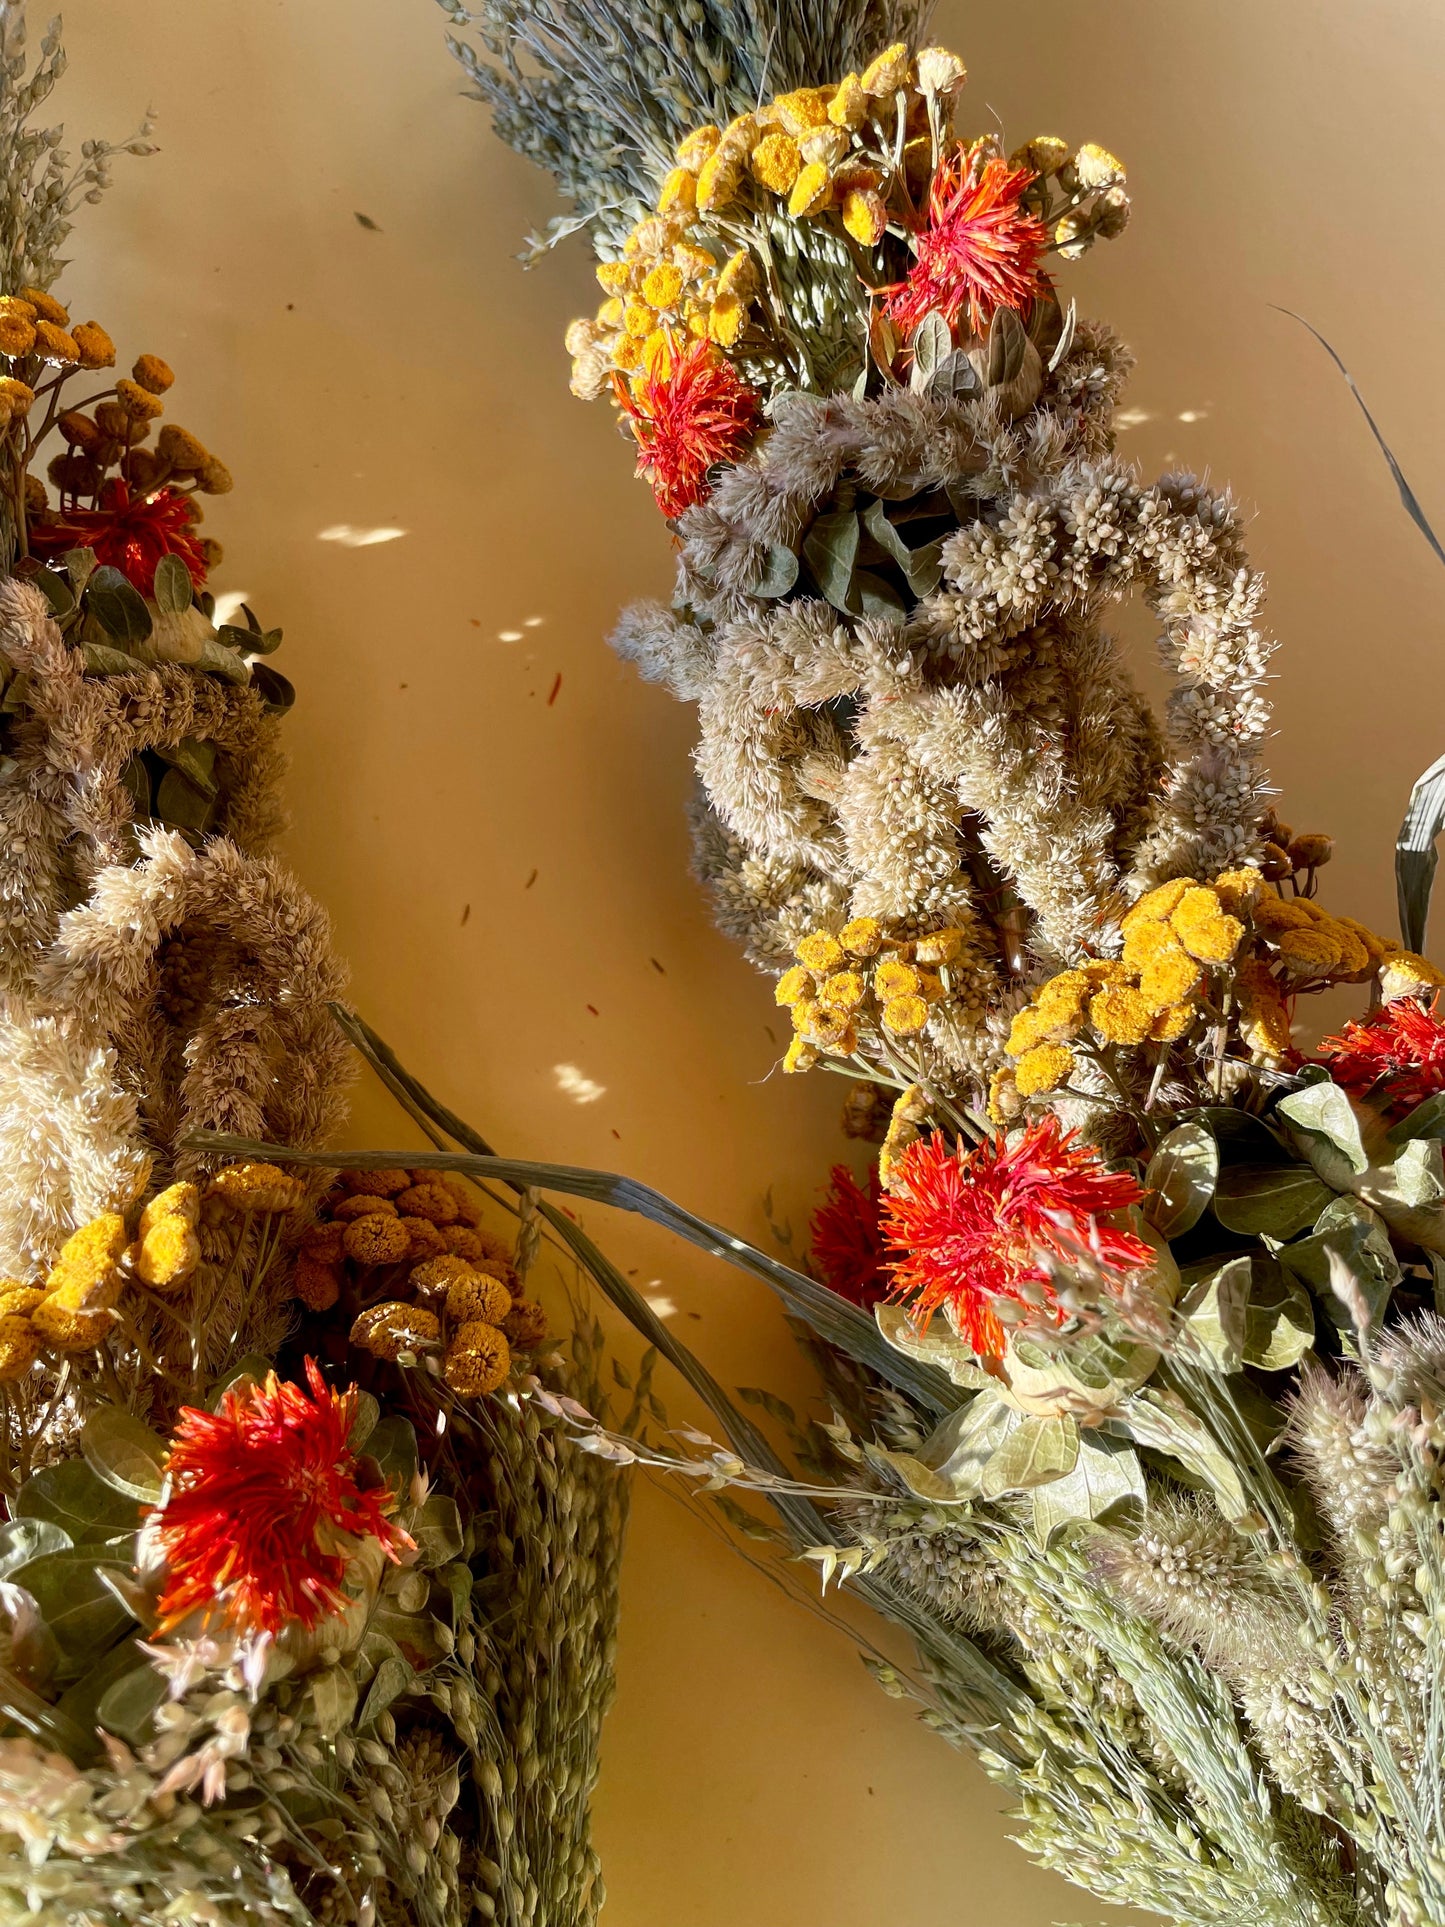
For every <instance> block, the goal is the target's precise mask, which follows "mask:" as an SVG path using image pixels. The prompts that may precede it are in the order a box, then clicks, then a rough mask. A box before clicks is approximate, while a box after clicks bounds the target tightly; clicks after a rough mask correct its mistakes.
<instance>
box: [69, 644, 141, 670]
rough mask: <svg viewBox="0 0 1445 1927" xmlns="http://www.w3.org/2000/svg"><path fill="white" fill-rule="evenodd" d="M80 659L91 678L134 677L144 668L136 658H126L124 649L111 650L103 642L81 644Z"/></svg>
mask: <svg viewBox="0 0 1445 1927" xmlns="http://www.w3.org/2000/svg"><path fill="white" fill-rule="evenodd" d="M80 658H81V661H82V663H83V664H84V666H85V668H86V669H87V671H88V672H89V673H90V674H91V675H93V676H134V675H135V674H136V673H137V672H138V671H139V670H141V669H144V667H145V664H144V663H143V662H141V661H139V659H138V658H137V657H135V656H128V655H127V654H126V652H125V650H124V649H112V648H111V647H110V645H109V644H108V643H104V642H85V643H82V644H81V647H80Z"/></svg>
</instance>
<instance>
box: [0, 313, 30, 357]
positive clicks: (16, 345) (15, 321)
mask: <svg viewBox="0 0 1445 1927" xmlns="http://www.w3.org/2000/svg"><path fill="white" fill-rule="evenodd" d="M34 346H35V323H34V322H33V321H27V320H26V318H25V316H24V315H19V314H6V313H5V312H4V311H3V310H0V355H5V356H7V357H8V358H9V359H10V360H11V361H18V360H19V359H20V357H21V356H22V355H28V354H29V353H30V351H31V349H32V348H33V347H34Z"/></svg>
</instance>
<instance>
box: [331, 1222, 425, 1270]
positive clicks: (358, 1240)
mask: <svg viewBox="0 0 1445 1927" xmlns="http://www.w3.org/2000/svg"><path fill="white" fill-rule="evenodd" d="M341 1248H342V1250H343V1251H344V1252H345V1253H346V1255H347V1257H348V1258H351V1259H354V1260H355V1262H356V1263H357V1264H359V1265H394V1264H396V1263H398V1262H399V1261H400V1260H401V1259H402V1258H405V1257H406V1255H407V1253H408V1252H409V1251H410V1250H411V1236H410V1234H409V1233H408V1231H407V1228H406V1226H405V1225H404V1224H403V1223H402V1222H401V1220H400V1218H395V1217H391V1216H390V1215H388V1214H386V1213H383V1212H380V1211H369V1212H367V1214H366V1216H365V1217H364V1218H353V1219H352V1221H351V1223H350V1224H349V1225H347V1227H346V1230H345V1232H344V1234H343V1235H342V1239H341Z"/></svg>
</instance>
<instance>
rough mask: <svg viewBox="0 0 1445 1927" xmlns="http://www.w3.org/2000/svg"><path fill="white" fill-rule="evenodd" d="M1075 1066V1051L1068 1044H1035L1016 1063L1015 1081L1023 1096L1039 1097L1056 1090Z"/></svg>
mask: <svg viewBox="0 0 1445 1927" xmlns="http://www.w3.org/2000/svg"><path fill="white" fill-rule="evenodd" d="M1073 1067H1074V1053H1073V1052H1072V1051H1071V1050H1070V1049H1069V1047H1068V1045H1067V1044H1035V1045H1034V1047H1033V1049H1032V1050H1026V1051H1025V1052H1024V1054H1023V1055H1022V1057H1020V1059H1019V1061H1018V1062H1017V1064H1015V1065H1014V1083H1015V1086H1016V1088H1017V1090H1018V1092H1019V1095H1020V1096H1021V1097H1037V1096H1038V1095H1039V1094H1040V1092H1042V1091H1056V1090H1057V1089H1058V1088H1059V1086H1060V1084H1062V1083H1064V1082H1066V1081H1067V1079H1068V1075H1069V1072H1070V1071H1071V1070H1072V1069H1073Z"/></svg>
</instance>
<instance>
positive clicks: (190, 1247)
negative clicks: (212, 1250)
mask: <svg viewBox="0 0 1445 1927" xmlns="http://www.w3.org/2000/svg"><path fill="white" fill-rule="evenodd" d="M200 1262H201V1241H200V1239H199V1238H198V1237H197V1236H196V1234H195V1232H194V1231H193V1230H192V1229H191V1227H190V1225H188V1224H187V1223H186V1221H185V1219H184V1218H182V1217H180V1216H178V1215H176V1216H171V1217H163V1218H158V1219H157V1220H156V1221H155V1223H154V1224H152V1225H151V1227H150V1229H149V1230H148V1231H146V1232H144V1233H143V1234H142V1235H141V1236H140V1237H139V1238H138V1239H137V1240H136V1242H135V1244H134V1245H132V1247H131V1264H132V1266H133V1268H134V1270H135V1274H136V1276H137V1277H138V1278H139V1279H140V1281H141V1283H142V1284H146V1285H149V1286H150V1288H151V1290H152V1291H159V1292H162V1293H169V1292H173V1291H179V1290H180V1288H181V1286H182V1285H183V1284H184V1283H185V1282H186V1280H187V1278H189V1277H190V1275H191V1273H192V1272H193V1271H194V1270H195V1268H196V1266H197V1265H198V1264H199V1263H200Z"/></svg>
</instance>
